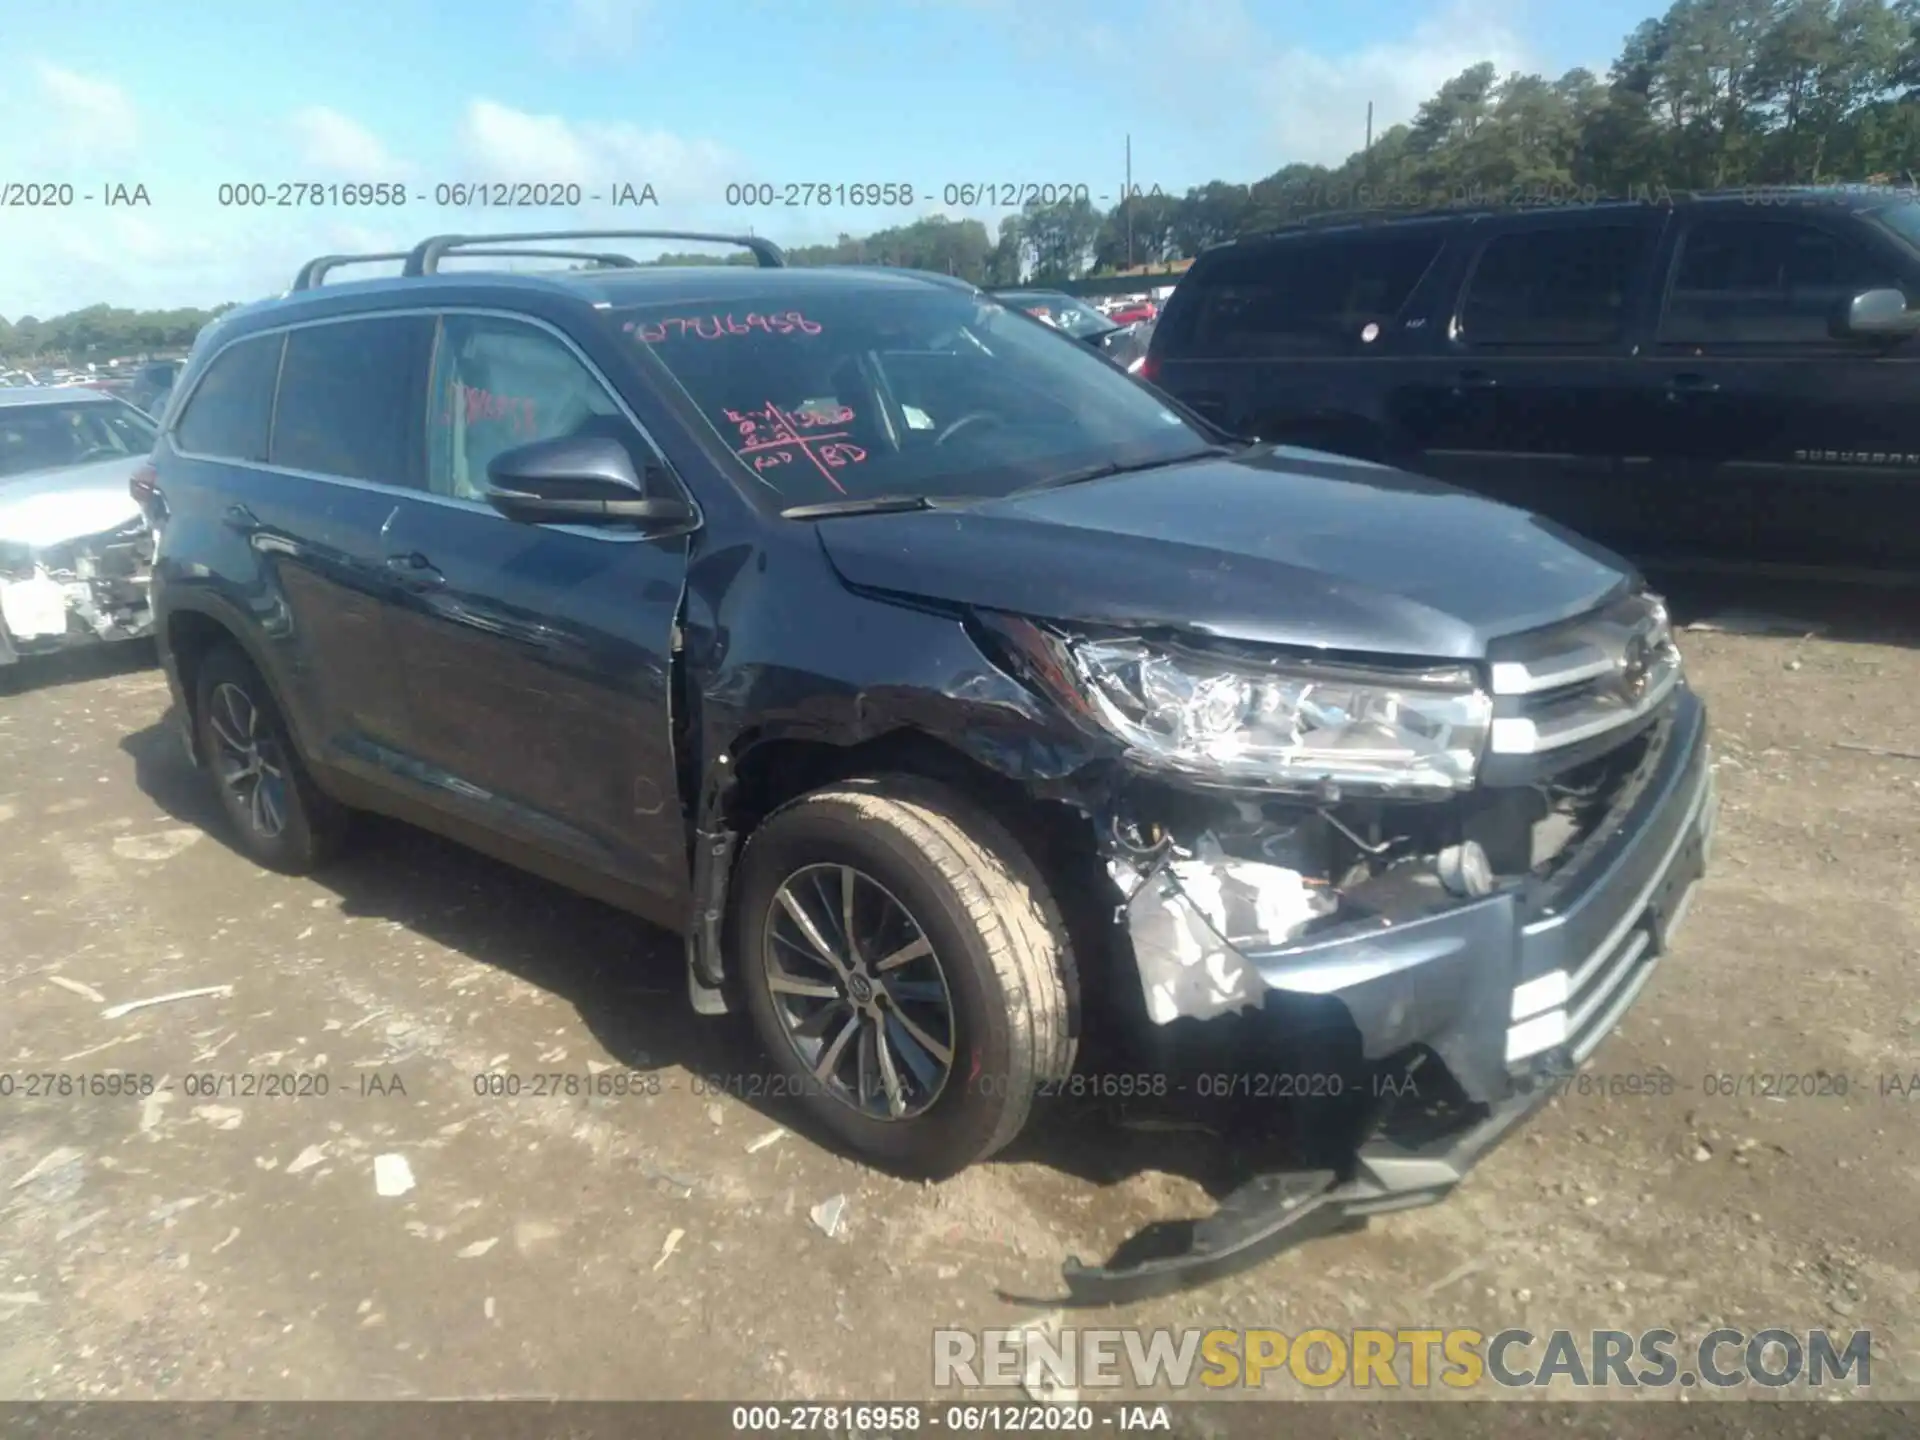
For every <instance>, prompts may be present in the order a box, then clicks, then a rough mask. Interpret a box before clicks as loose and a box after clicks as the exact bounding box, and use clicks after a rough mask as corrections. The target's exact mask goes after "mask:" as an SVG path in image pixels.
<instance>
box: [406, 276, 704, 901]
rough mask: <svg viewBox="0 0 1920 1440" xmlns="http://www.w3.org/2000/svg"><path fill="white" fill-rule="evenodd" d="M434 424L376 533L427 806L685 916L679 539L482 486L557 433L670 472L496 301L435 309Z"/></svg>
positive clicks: (593, 390) (592, 389)
mask: <svg viewBox="0 0 1920 1440" xmlns="http://www.w3.org/2000/svg"><path fill="white" fill-rule="evenodd" d="M427 431H428V433H427V455H428V470H427V481H428V492H427V493H426V494H425V495H422V496H419V497H417V498H415V499H414V500H412V501H410V502H409V503H407V504H405V505H404V506H403V507H402V509H401V513H400V514H399V516H398V517H397V518H396V520H395V523H394V524H393V525H392V526H391V527H389V529H388V530H387V532H386V534H385V536H384V545H385V555H384V562H385V564H386V565H387V566H388V567H389V573H390V574H392V575H393V576H394V577H395V578H396V579H397V581H398V583H399V585H400V587H401V589H400V592H399V594H398V595H397V597H396V600H395V604H394V607H393V609H392V611H391V623H392V626H393V633H394V637H395V642H396V645H397V647H398V652H399V656H400V660H401V670H402V671H403V672H404V674H405V677H406V680H405V683H406V687H407V691H408V695H409V697H410V712H411V722H410V743H409V748H410V749H411V750H412V752H413V753H414V754H415V755H417V756H418V757H419V759H420V760H421V762H422V770H421V772H420V773H421V778H422V779H423V781H425V782H426V783H427V785H428V786H429V787H430V792H431V799H432V802H433V803H434V804H435V805H437V806H438V807H439V808H440V809H441V810H442V811H443V812H444V813H445V814H446V815H447V816H448V817H449V818H450V819H451V820H453V821H454V822H455V823H456V824H465V825H468V826H471V827H474V828H475V829H478V830H484V831H485V832H488V833H489V834H490V835H492V836H493V837H496V838H497V839H504V840H505V841H507V842H508V843H509V844H517V845H519V846H522V847H526V848H527V849H528V850H531V851H533V852H537V853H538V854H542V855H545V856H547V857H551V858H552V859H555V860H558V861H560V862H561V863H562V864H563V865H564V866H568V867H581V868H584V869H586V870H589V871H592V872H594V873H595V874H597V875H599V876H602V877H606V878H607V879H610V880H612V881H613V882H615V883H616V884H617V885H619V886H621V887H623V888H627V887H631V889H633V890H635V891H637V892H639V893H638V895H637V896H636V899H637V900H638V901H639V903H640V906H641V908H643V909H647V910H650V911H654V912H656V913H658V914H660V915H662V916H663V917H671V918H674V919H677V918H678V917H679V916H680V914H681V907H682V906H683V905H684V902H685V897H686V894H687V854H686V840H687V832H686V828H685V824H686V822H685V817H684V813H683V811H682V808H681V805H680V797H679V792H678V786H677V777H676V773H675V768H674V758H673V757H674V748H673V735H672V714H671V708H670V701H671V694H670V687H671V674H672V672H671V665H672V652H673V637H674V627H675V623H676V618H677V616H678V613H679V606H680V597H681V591H682V587H683V585H684V583H685V577H686V566H687V552H688V546H689V537H687V536H685V535H682V536H679V537H676V538H672V539H647V538H644V537H642V536H640V535H637V534H635V533H633V532H631V531H625V530H621V529H617V528H611V527H588V526H571V525H528V524H521V523H517V522H515V521H511V520H508V519H506V518H505V517H504V516H502V515H500V514H499V513H498V512H497V511H495V510H494V509H492V507H490V506H489V505H487V504H486V503H485V501H484V500H483V499H482V498H481V497H482V495H483V493H484V490H485V486H486V477H487V463H488V461H490V460H491V459H492V458H493V457H494V456H496V455H498V454H500V453H501V452H502V451H505V450H508V449H512V448H514V447H515V446H519V445H524V444H528V443H531V442H532V441H535V440H545V439H550V438H553V437H555V436H560V435H582V434H599V435H606V436H610V437H612V438H615V439H618V440H620V441H621V442H622V443H623V444H625V445H626V446H627V448H628V451H629V454H630V455H631V456H632V458H633V462H634V469H635V473H636V474H642V475H648V476H649V477H650V482H651V481H652V480H655V479H657V480H658V481H659V483H663V484H666V485H668V486H670V487H671V486H673V484H674V482H673V481H672V479H671V477H670V476H669V475H668V474H667V471H666V466H665V462H664V461H663V460H661V459H660V457H659V455H658V452H657V451H656V449H655V448H654V446H653V444H652V442H651V441H650V440H649V439H648V438H647V437H646V435H645V434H644V433H643V431H642V429H641V427H640V425H639V423H638V421H637V420H636V419H635V418H634V417H633V416H632V414H631V413H630V412H629V411H628V409H627V407H626V406H625V405H624V404H623V403H622V402H621V401H620V399H619V398H618V397H617V396H616V395H615V393H614V391H613V389H612V387H611V386H610V385H609V384H608V383H607V382H606V380H605V379H604V377H603V376H602V375H601V374H600V372H599V371H598V370H597V369H596V368H595V367H594V366H593V365H592V363H591V362H590V361H589V360H588V359H587V358H586V356H585V355H584V354H583V353H582V352H581V351H580V350H579V349H578V347H576V346H575V345H573V344H572V342H571V341H569V340H568V339H567V338H566V337H565V336H563V335H562V334H561V333H560V332H559V331H557V330H555V329H552V328H549V327H548V326H546V325H544V324H539V323H535V322H533V321H531V320H527V319H522V318H515V317H510V316H504V315H499V314H492V313H487V314H480V313H464V312H450V313H447V314H446V315H444V316H443V317H442V319H441V325H440V333H439V340H438V344H437V346H436V350H435V360H434V365H433V381H432V389H431V402H430V409H429V413H428V425H427ZM682 498H684V497H682ZM534 868H542V867H541V866H540V865H539V864H538V863H537V862H536V863H534ZM583 888H584V887H583Z"/></svg>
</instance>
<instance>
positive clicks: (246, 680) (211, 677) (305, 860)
mask: <svg viewBox="0 0 1920 1440" xmlns="http://www.w3.org/2000/svg"><path fill="white" fill-rule="evenodd" d="M196 690H197V692H198V693H197V697H196V699H195V702H194V724H195V727H196V729H197V730H198V732H199V733H198V739H199V749H200V755H201V757H202V759H203V760H204V761H205V763H206V766H207V769H208V771H209V773H210V774H211V775H212V777H213V782H214V788H215V790H216V792H217V793H218V794H219V797H220V806H221V809H223V810H224V811H226V814H227V820H228V823H229V825H230V826H231V828H232V831H233V835H234V839H235V841H236V843H237V844H238V845H239V848H240V849H241V850H242V851H243V852H244V853H245V854H246V855H247V857H248V858H249V859H251V860H253V861H254V862H255V863H256V864H259V865H264V866H265V867H266V868H268V869H269V870H278V871H280V872H281V873H283V874H287V875H304V874H307V873H308V872H310V871H313V870H317V869H319V868H320V867H321V866H322V865H324V864H326V863H327V861H328V860H330V859H332V858H333V856H334V855H335V854H336V853H337V852H338V850H339V848H340V846H341V844H342V842H343V841H344V839H345V836H346V828H347V812H346V810H345V809H344V808H342V807H341V806H340V805H339V804H338V803H337V802H335V801H333V800H331V799H329V798H328V797H327V796H325V795H323V794H322V793H321V792H320V790H319V788H318V787H317V786H315V785H314V783H313V779H312V777H311V776H309V775H308V774H307V771H306V767H305V766H304V765H303V764H302V763H301V760H300V756H299V754H298V752H297V751H296V750H295V749H294V746H293V741H292V738H291V736H290V735H289V733H288V730H287V725H286V721H285V719H284V718H283V717H282V716H281V714H280V707H279V706H278V705H277V704H275V703H274V699H273V696H272V694H271V692H269V691H268V689H267V686H266V682H265V681H263V680H262V679H261V678H260V673H259V671H257V670H256V669H254V667H253V664H252V662H250V661H249V660H248V659H247V658H246V656H245V655H243V654H241V653H240V651H239V650H238V649H236V648H235V647H233V646H231V645H221V646H219V647H218V648H216V649H214V650H213V651H211V652H210V653H209V654H208V655H207V656H206V658H205V659H204V660H202V661H201V663H200V674H199V682H198V684H197V686H196Z"/></svg>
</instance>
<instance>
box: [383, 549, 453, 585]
mask: <svg viewBox="0 0 1920 1440" xmlns="http://www.w3.org/2000/svg"><path fill="white" fill-rule="evenodd" d="M387 569H388V570H390V571H392V572H393V573H394V574H395V575H397V576H399V577H400V578H401V579H403V580H405V581H406V582H407V583H408V584H410V585H417V586H420V587H422V588H427V587H430V586H434V585H444V584H446V583H447V577H446V576H445V575H442V574H441V573H440V572H439V571H438V570H437V569H435V568H434V564H433V562H432V561H431V560H429V559H427V557H426V556H424V555H422V554H421V553H420V552H419V551H418V550H410V551H408V552H407V553H406V554H404V555H389V556H388V557H387Z"/></svg>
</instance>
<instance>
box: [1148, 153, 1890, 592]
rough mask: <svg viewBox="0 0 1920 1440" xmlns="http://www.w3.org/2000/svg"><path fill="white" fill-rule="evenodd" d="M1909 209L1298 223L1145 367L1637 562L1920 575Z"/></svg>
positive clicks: (1280, 431)
mask: <svg viewBox="0 0 1920 1440" xmlns="http://www.w3.org/2000/svg"><path fill="white" fill-rule="evenodd" d="M1917 198H1920V197H1916V196H1915V195H1913V194H1911V193H1908V192H1904V191H1892V190H1887V189H1872V188H1847V189H1834V190H1829V189H1805V190H1779V191H1743V192H1740V193H1738V194H1721V195H1709V196H1699V197H1693V196H1689V197H1687V198H1683V199H1679V200H1674V201H1671V202H1663V203H1660V204H1657V205H1656V204H1643V203H1624V202H1622V203H1603V204H1599V205H1592V206H1581V207H1577V208H1561V209H1554V210H1538V209H1537V210H1532V211H1526V210H1521V211H1514V210H1506V211H1496V210H1487V211H1451V212H1441V213H1429V214H1422V215H1409V216H1398V217H1391V218H1382V217H1380V216H1379V215H1377V214H1376V215H1374V216H1372V217H1363V218H1360V219H1354V218H1352V217H1347V218H1331V219H1328V220H1325V221H1316V222H1311V223H1308V224H1305V225H1301V226H1298V227H1295V228H1293V229H1291V230H1288V231H1285V232H1281V233H1278V234H1275V235H1271V236H1263V237H1260V238H1256V239H1248V240H1242V241H1238V242H1235V243H1232V244H1228V245H1225V246H1222V247H1219V248H1217V249H1214V250H1211V251H1208V252H1207V253H1205V254H1204V255H1202V256H1201V257H1200V259H1199V260H1198V261H1196V262H1195V264H1194V266H1193V268H1192V269H1191V271H1189V273H1188V274H1187V275H1186V277H1185V278H1184V279H1182V281H1181V282H1180V286H1179V288H1178V290H1177V291H1176V292H1175V294H1174V298H1173V300H1172V301H1171V303H1170V304H1169V305H1168V308H1167V312H1166V315H1165V317H1164V318H1163V319H1162V321H1161V324H1160V326H1159V328H1158V331H1157V333H1156V334H1155V336H1154V339H1153V345H1152V351H1151V353H1150V355H1149V357H1148V361H1147V365H1146V373H1147V374H1148V375H1149V376H1151V377H1152V378H1153V379H1154V380H1155V381H1156V382H1157V383H1159V384H1160V385H1162V386H1164V387H1165V388H1166V389H1167V390H1168V391H1169V392H1171V393H1172V394H1174V395H1177V396H1179V397H1180V398H1182V399H1183V400H1185V401H1186V402H1187V403H1188V404H1189V405H1191V406H1193V407H1194V408H1196V409H1198V410H1201V411H1202V412H1204V413H1205V414H1207V415H1208V416H1209V417H1210V418H1212V419H1214V420H1215V421H1217V422H1218V423H1220V424H1221V425H1223V426H1225V427H1226V428H1228V429H1230V430H1233V431H1235V432H1236V433H1241V434H1246V435H1250V436H1259V437H1260V438H1263V439H1268V440H1286V441H1290V442H1292V443H1295V444H1300V445H1306V446H1310V447H1314V448H1322V449H1327V450H1332V451H1337V452H1339V453H1341V454H1345V455H1355V456H1360V457H1362V458H1366V459H1373V460H1381V461H1386V462H1388V463H1391V464H1396V465H1401V466H1405V467H1407V468H1410V469H1413V470H1417V471H1419V472H1421V473H1423V474H1428V475H1433V476H1437V477H1438V478H1440V479H1443V480H1448V481H1451V482H1453V483H1455V484H1458V485H1463V486H1466V487H1468V488H1470V489H1474V490H1478V491H1480V492H1482V493H1484V494H1488V495H1491V496H1493V497H1494V498H1496V499H1501V500H1506V501H1509V502H1510V503H1513V504H1518V505H1525V506H1527V507H1529V508H1531V509H1534V510H1538V511H1540V512H1541V513H1543V514H1546V515H1549V516H1551V517H1553V518H1554V519H1556V520H1560V521H1562V522H1563V523H1565V524H1567V525H1570V526H1572V527H1573V528H1574V529H1576V530H1578V531H1580V532H1581V533H1583V534H1586V535H1590V536H1592V537H1594V538H1595V539H1597V540H1599V541H1601V542H1602V543H1605V544H1608V545H1611V546H1614V547H1616V548H1618V549H1620V550H1622V551H1624V552H1625V553H1627V554H1629V555H1632V556H1633V557H1634V558H1635V559H1636V560H1639V561H1641V562H1642V563H1644V564H1647V565H1649V566H1664V565H1687V566H1700V565H1705V566H1709V567H1716V568H1720V567H1732V568H1742V569H1751V570H1755V571H1759V572H1762V573H1767V572H1772V573H1777V574H1781V575H1788V576H1790V575H1792V574H1794V573H1796V572H1802V571H1804V572H1806V573H1826V574H1838V575H1846V574H1848V573H1849V572H1857V573H1859V574H1862V575H1865V574H1872V575H1875V576H1878V577H1880V578H1885V579H1920V524H1916V521H1917V520H1920V344H1917V343H1916V342H1915V340H1914V339H1913V338H1912V337H1913V336H1914V335H1915V334H1916V333H1917V332H1920V309H1916V308H1910V307H1913V306H1916V305H1920V205H1916V204H1915V203H1914V201H1915V200H1916V199H1917Z"/></svg>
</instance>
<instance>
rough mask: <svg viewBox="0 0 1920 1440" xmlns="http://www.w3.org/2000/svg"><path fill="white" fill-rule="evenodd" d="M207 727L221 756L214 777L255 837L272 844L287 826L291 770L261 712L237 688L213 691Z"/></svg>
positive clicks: (227, 686) (224, 686) (217, 756)
mask: <svg viewBox="0 0 1920 1440" xmlns="http://www.w3.org/2000/svg"><path fill="white" fill-rule="evenodd" d="M209 698H210V700H211V706H210V711H209V714H208V716H207V723H208V725H209V727H210V728H211V729H212V730H213V736H214V743H215V746H216V747H217V753H216V754H215V756H214V773H215V774H216V775H218V777H219V780H220V785H221V788H222V789H224V790H225V791H226V792H227V794H228V795H229V796H231V797H232V799H233V802H234V806H235V809H236V811H237V813H239V814H240V815H242V816H244V817H245V818H246V822H247V824H248V826H249V827H250V828H251V829H252V830H253V832H254V834H256V835H258V836H260V838H261V839H263V840H272V839H275V838H276V837H278V836H279V834H280V833H281V832H282V831H283V830H285V829H286V825H287V765H286V757H285V756H284V755H282V754H281V751H280V746H279V744H278V742H276V741H275V740H274V738H273V736H272V734H271V733H270V732H269V731H268V729H267V727H266V725H265V724H264V722H263V720H262V717H261V714H260V707H259V706H257V705H256V704H254V702H253V697H252V696H250V695H248V694H247V692H246V691H245V690H243V689H241V688H240V687H239V686H238V685H233V684H221V685H218V686H215V687H214V691H213V694H212V696H211V697H209Z"/></svg>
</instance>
